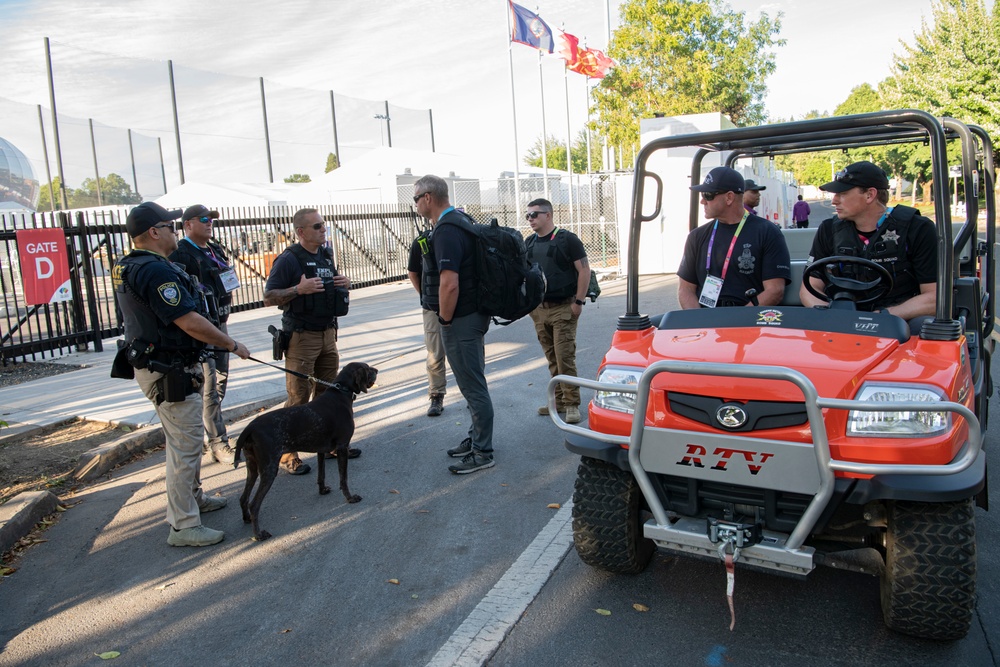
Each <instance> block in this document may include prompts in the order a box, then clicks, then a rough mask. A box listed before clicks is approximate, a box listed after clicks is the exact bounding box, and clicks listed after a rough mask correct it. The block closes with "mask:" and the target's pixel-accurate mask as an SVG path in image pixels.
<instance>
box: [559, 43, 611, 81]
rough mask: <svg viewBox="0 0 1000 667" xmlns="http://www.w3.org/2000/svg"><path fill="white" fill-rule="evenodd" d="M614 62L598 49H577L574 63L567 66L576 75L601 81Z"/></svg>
mask: <svg viewBox="0 0 1000 667" xmlns="http://www.w3.org/2000/svg"><path fill="white" fill-rule="evenodd" d="M614 66H615V61H614V60H612V59H611V58H609V57H607V56H606V55H604V52H603V51H599V50H598V49H579V50H578V51H577V61H576V63H574V64H572V65H569V68H570V69H571V70H572V71H574V72H576V73H577V74H583V75H584V76H589V77H590V78H592V79H603V78H604V76H605V75H606V74H607V73H608V70H610V69H611V68H612V67H614Z"/></svg>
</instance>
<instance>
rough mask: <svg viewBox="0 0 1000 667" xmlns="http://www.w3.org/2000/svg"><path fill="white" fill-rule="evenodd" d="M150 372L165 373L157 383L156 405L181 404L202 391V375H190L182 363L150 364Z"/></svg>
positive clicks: (155, 362) (154, 362)
mask: <svg viewBox="0 0 1000 667" xmlns="http://www.w3.org/2000/svg"><path fill="white" fill-rule="evenodd" d="M149 370H151V371H154V372H156V373H163V376H162V377H160V379H159V380H157V381H156V405H159V404H160V403H164V402H166V403H179V402H181V401H183V400H184V399H185V398H187V397H188V396H190V395H191V394H193V393H195V392H196V391H198V390H199V389H201V383H202V378H201V376H200V375H196V374H194V373H188V372H187V369H186V368H185V367H184V365H183V364H181V363H175V364H171V365H169V366H168V365H167V364H163V363H160V362H157V361H153V362H150V364H149Z"/></svg>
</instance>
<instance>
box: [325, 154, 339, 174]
mask: <svg viewBox="0 0 1000 667" xmlns="http://www.w3.org/2000/svg"><path fill="white" fill-rule="evenodd" d="M339 166H340V160H339V159H338V158H337V156H336V155H334V154H333V153H330V154H329V155H327V156H326V171H324V172H323V173H324V174H329V173H330V172H331V171H333V170H334V169H337V168H338V167H339Z"/></svg>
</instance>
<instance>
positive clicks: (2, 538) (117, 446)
mask: <svg viewBox="0 0 1000 667" xmlns="http://www.w3.org/2000/svg"><path fill="white" fill-rule="evenodd" d="M284 400H285V393H284V392H282V393H280V394H274V395H271V396H268V397H266V398H262V399H259V400H256V401H250V402H249V403H243V404H241V405H236V406H233V407H231V408H227V409H225V410H223V416H224V418H225V420H226V422H227V423H229V424H232V423H234V422H238V421H240V420H242V419H244V418H246V417H249V416H251V415H253V413H255V412H258V411H260V410H266V409H267V408H270V407H274V406H275V405H278V404H279V403H281V402H283V401H284ZM163 443H164V437H163V427H162V426H160V425H156V426H151V427H149V428H144V429H139V430H137V431H136V432H134V433H127V434H125V435H124V436H122V437H121V438H119V439H117V440H115V441H114V442H110V443H108V444H106V445H101V446H100V447H95V448H94V449H91V450H90V451H88V452H86V453H84V454H83V455H82V456H81V457H80V463H79V465H77V467H76V470H75V471H73V473H72V476H73V478H74V479H76V480H79V481H81V482H85V481H92V480H95V479H97V478H98V477H100V476H101V475H104V474H105V473H107V472H108V471H110V470H112V469H113V468H114V467H115V466H117V465H120V464H121V463H124V462H125V461H128V460H129V459H130V458H132V457H133V456H134V455H135V454H137V453H139V452H141V451H145V450H149V449H153V448H155V447H159V446H161V445H162V444H163ZM58 502H59V500H58V498H56V496H55V495H53V494H52V493H51V492H49V491H27V492H25V493H19V494H17V495H16V496H14V497H13V498H11V499H10V500H8V501H7V502H6V503H4V504H3V505H0V553H4V552H6V551H9V550H10V548H11V547H13V546H14V545H15V544H17V542H18V540H20V539H21V538H22V537H24V536H25V535H27V534H28V533H29V532H30V531H31V529H32V528H34V526H35V524H36V523H38V521H39V520H41V518H42V517H44V516H45V515H47V514H51V513H52V512H54V511H55V508H56V505H57V504H58Z"/></svg>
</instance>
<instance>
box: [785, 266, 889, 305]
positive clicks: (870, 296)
mask: <svg viewBox="0 0 1000 667" xmlns="http://www.w3.org/2000/svg"><path fill="white" fill-rule="evenodd" d="M848 267H851V268H853V269H855V271H854V273H855V274H857V273H858V269H868V270H870V271H873V272H874V273H875V278H874V279H873V280H870V281H864V280H858V279H857V278H848V277H846V276H845V275H844V274H845V273H847V271H845V269H846V268H848ZM810 278H817V279H819V280H821V281H823V291H822V292H820V291H819V290H817V289H816V288H815V287H813V284H812V282H811V281H810V280H809V279H810ZM802 284H803V285H805V288H806V291H807V292H809V293H810V294H812V295H813V296H814V297H816V298H817V299H821V300H823V301H826V302H827V303H830V302H832V301H853V302H854V303H855V304H856V305H859V306H863V305H866V304H869V303H874V302H875V301H878V300H879V299H881V298H882V297H883V296H885V295H886V294H888V293H889V291H890V290H892V275H891V274H890V273H889V270H888V269H886V268H885V267H884V266H882V265H881V264H878V263H876V262H873V261H871V260H870V259H864V258H861V257H851V256H848V255H835V256H833V257H826V258H824V259H820V260H817V261H815V262H813V263H812V264H810V265H809V266H807V267H806V270H805V271H804V272H803V273H802Z"/></svg>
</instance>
